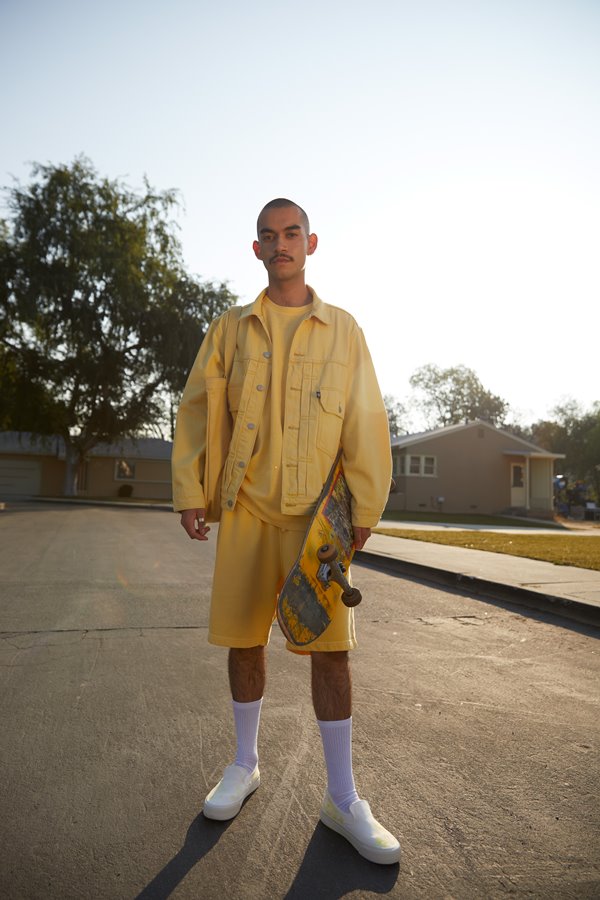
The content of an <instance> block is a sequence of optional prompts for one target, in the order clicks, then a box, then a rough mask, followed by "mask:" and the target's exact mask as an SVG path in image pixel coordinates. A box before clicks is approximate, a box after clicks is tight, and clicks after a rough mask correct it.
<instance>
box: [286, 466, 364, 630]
mask: <svg viewBox="0 0 600 900" xmlns="http://www.w3.org/2000/svg"><path fill="white" fill-rule="evenodd" d="M353 556H354V535H353V531H352V517H351V507H350V491H349V489H348V485H347V483H346V479H345V477H344V470H343V468H342V451H341V450H340V452H339V453H338V455H337V459H336V461H335V463H334V464H333V466H332V469H331V472H330V473H329V476H328V478H327V481H326V482H325V484H324V485H323V490H322V491H321V496H320V497H319V500H318V502H317V506H316V508H315V511H314V513H313V517H312V519H311V521H310V525H309V526H308V530H307V532H306V535H305V538H304V543H303V544H302V549H301V550H300V553H299V555H298V559H297V560H296V562H295V563H294V566H293V568H292V570H291V572H290V573H289V575H288V577H287V578H286V580H285V582H284V585H283V587H282V589H281V593H280V594H279V600H278V603H277V619H278V621H279V625H280V627H281V630H282V631H283V633H284V634H285V636H286V637H287V639H288V641H290V642H291V643H292V644H295V645H296V646H298V647H303V646H305V645H306V644H310V643H311V642H312V641H314V640H316V638H318V637H319V635H321V634H322V633H323V632H324V631H325V629H326V628H327V626H328V625H329V623H330V622H331V619H332V616H333V613H334V610H335V608H336V606H337V604H338V603H339V602H340V600H341V601H342V602H343V603H345V604H346V606H356V605H357V604H359V603H360V601H361V599H362V597H361V593H360V591H359V590H357V589H356V588H353V587H352V586H351V585H350V584H349V582H348V581H347V579H346V577H345V574H344V573H345V572H347V571H348V568H349V566H350V563H351V561H352V557H353Z"/></svg>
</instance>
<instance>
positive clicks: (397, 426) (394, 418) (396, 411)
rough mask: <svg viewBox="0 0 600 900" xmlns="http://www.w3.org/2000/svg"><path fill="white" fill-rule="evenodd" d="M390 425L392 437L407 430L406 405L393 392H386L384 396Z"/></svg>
mask: <svg viewBox="0 0 600 900" xmlns="http://www.w3.org/2000/svg"><path fill="white" fill-rule="evenodd" d="M383 402H384V404H385V409H386V412H387V416H388V424H389V427H390V437H398V435H400V434H402V432H405V431H406V427H405V421H406V407H405V406H404V404H403V403H401V402H400V401H399V400H397V399H396V397H393V396H392V395H391V394H385V396H384V398H383Z"/></svg>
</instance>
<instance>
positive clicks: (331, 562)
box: [317, 544, 362, 606]
mask: <svg viewBox="0 0 600 900" xmlns="http://www.w3.org/2000/svg"><path fill="white" fill-rule="evenodd" d="M317 558H318V560H319V562H320V563H321V565H320V566H319V571H318V572H317V578H318V579H319V581H320V582H321V583H322V584H323V586H324V587H325V589H326V590H327V588H328V587H329V583H330V582H331V581H335V583H336V584H339V586H340V587H341V589H342V602H343V603H344V604H345V605H346V606H358V604H359V603H360V601H361V600H362V594H361V592H360V591H359V590H358V588H355V587H352V585H351V584H349V583H348V580H347V578H346V577H345V575H344V572H345V569H344V567H343V566H341V565H340V564H339V562H338V560H337V551H336V549H335V547H334V546H333V544H323V545H322V546H321V547H319V549H318V550H317Z"/></svg>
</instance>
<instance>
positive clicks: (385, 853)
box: [320, 810, 401, 866]
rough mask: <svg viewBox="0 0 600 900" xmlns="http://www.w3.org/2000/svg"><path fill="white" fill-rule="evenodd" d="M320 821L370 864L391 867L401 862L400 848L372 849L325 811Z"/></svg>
mask: <svg viewBox="0 0 600 900" xmlns="http://www.w3.org/2000/svg"><path fill="white" fill-rule="evenodd" d="M320 819H321V822H322V823H323V825H326V826H327V827H328V828H331V830H332V831H337V833H338V834H341V836H342V837H344V838H346V840H347V841H348V843H350V844H352V846H353V847H354V849H355V850H356V851H357V852H358V853H360V855H361V856H364V858H365V859H368V860H369V862H373V863H378V864H379V865H383V866H390V865H393V864H394V863H398V862H400V855H401V848H400V847H387V848H386V847H372V846H371V845H370V844H364V843H363V842H362V841H359V839H358V838H357V837H356V836H355V835H354V834H352V832H351V831H348V829H347V828H345V827H344V826H343V825H340V823H339V822H336V821H335V819H331V818H330V817H329V816H328V815H327V813H326V812H323V810H321V814H320Z"/></svg>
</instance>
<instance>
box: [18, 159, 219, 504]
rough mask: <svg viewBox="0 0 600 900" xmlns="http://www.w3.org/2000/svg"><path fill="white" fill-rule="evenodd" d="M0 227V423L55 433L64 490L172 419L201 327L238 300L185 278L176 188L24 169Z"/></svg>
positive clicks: (58, 168)
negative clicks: (103, 449) (119, 446)
mask: <svg viewBox="0 0 600 900" xmlns="http://www.w3.org/2000/svg"><path fill="white" fill-rule="evenodd" d="M6 195H7V204H8V213H9V214H8V218H7V220H6V221H4V222H1V223H0V276H1V279H0V291H1V294H0V378H1V379H2V381H1V384H0V388H1V399H0V425H1V426H2V427H3V428H14V429H15V430H31V431H36V432H38V433H42V434H51V433H57V434H60V435H62V437H63V439H64V441H65V445H66V452H67V476H66V481H65V492H66V493H73V492H75V490H76V473H77V470H78V468H79V465H78V464H79V463H80V462H81V461H82V460H83V459H85V456H86V454H87V453H89V451H90V450H91V448H92V447H94V446H95V445H96V444H97V443H99V442H103V441H107V442H112V441H115V440H116V439H118V438H121V437H124V436H135V435H138V434H140V433H143V432H144V431H147V430H148V429H149V428H151V427H152V426H153V425H155V424H156V423H157V422H160V421H165V419H167V418H168V417H169V405H170V404H169V398H172V397H173V396H174V395H176V394H177V393H178V392H179V391H180V390H181V388H182V386H183V383H184V381H185V375H186V373H187V371H188V370H189V368H190V366H191V363H192V361H193V358H194V354H195V353H196V351H197V349H198V346H199V344H200V342H201V340H202V337H203V335H204V334H205V333H206V329H207V328H208V325H209V323H210V321H211V320H212V319H213V318H214V316H215V315H217V314H219V313H220V312H222V311H223V310H224V309H226V308H227V307H228V306H229V305H231V303H232V302H233V301H234V299H235V298H234V297H233V295H232V294H231V293H230V292H229V290H228V289H227V287H226V285H224V284H218V285H214V284H203V283H201V282H199V281H198V280H196V279H194V278H193V277H191V276H190V275H189V274H187V273H186V272H185V270H184V267H183V263H182V255H181V247H180V243H179V241H178V239H177V236H176V233H175V226H174V224H173V221H172V219H171V213H172V211H173V208H174V206H175V205H176V203H177V198H176V195H175V193H174V192H173V191H163V192H156V191H154V190H153V189H152V188H151V187H150V185H149V184H148V183H147V182H145V184H144V189H143V190H142V191H141V192H135V191H133V190H131V189H130V188H128V187H127V186H126V185H124V184H123V183H122V182H120V181H116V180H109V179H108V178H102V177H100V176H99V175H98V173H97V172H96V170H95V169H94V168H93V166H92V164H91V163H90V162H89V161H88V160H87V159H85V158H84V157H79V158H77V159H76V160H75V161H74V162H73V163H72V164H71V165H69V166H66V165H47V166H43V165H37V164H36V165H34V166H33V170H32V180H31V181H30V183H29V184H27V185H25V186H23V185H21V184H18V183H17V184H16V185H15V186H13V187H11V188H9V189H7V190H6Z"/></svg>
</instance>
